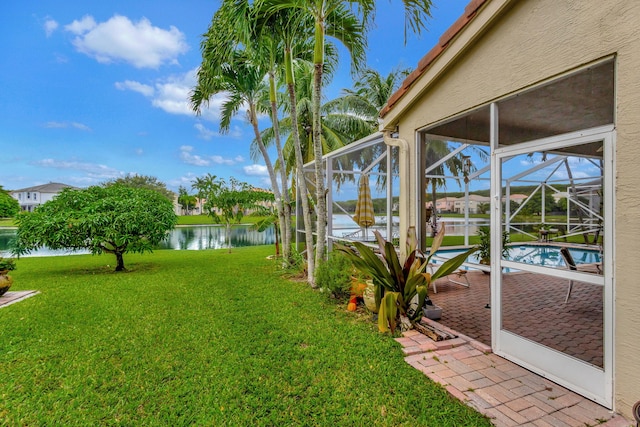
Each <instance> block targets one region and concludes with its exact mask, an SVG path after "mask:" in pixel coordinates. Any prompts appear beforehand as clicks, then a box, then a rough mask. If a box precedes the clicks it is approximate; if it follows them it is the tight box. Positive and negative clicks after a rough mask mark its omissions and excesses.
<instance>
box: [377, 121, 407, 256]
mask: <svg viewBox="0 0 640 427" xmlns="http://www.w3.org/2000/svg"><path fill="white" fill-rule="evenodd" d="M382 135H383V139H384V143H385V144H387V145H388V146H390V147H398V150H399V151H400V156H399V163H400V171H399V172H400V195H399V206H398V211H399V214H400V230H399V236H400V259H405V258H406V256H407V253H406V252H407V230H408V227H409V212H410V211H411V206H410V205H409V202H410V198H409V194H410V190H411V186H410V179H409V176H408V174H407V173H408V171H409V168H408V166H409V143H408V142H407V141H406V140H404V139H400V138H392V137H391V131H389V130H385V131H383V134H382Z"/></svg>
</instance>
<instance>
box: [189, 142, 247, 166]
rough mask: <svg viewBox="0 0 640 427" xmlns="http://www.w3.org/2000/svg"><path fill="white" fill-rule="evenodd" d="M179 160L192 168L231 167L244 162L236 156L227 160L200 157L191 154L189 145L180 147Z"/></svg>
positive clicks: (224, 158)
mask: <svg viewBox="0 0 640 427" xmlns="http://www.w3.org/2000/svg"><path fill="white" fill-rule="evenodd" d="M180 159H181V160H182V161H183V162H185V163H187V164H190V165H194V166H211V165H212V164H217V165H227V166H233V165H235V164H236V163H239V162H241V161H244V158H243V157H242V156H237V157H236V158H235V159H229V158H226V157H223V156H218V155H213V156H200V155H198V154H194V153H193V147H192V146H190V145H183V146H181V147H180ZM239 159H240V160H239Z"/></svg>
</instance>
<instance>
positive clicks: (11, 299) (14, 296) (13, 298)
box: [0, 291, 40, 308]
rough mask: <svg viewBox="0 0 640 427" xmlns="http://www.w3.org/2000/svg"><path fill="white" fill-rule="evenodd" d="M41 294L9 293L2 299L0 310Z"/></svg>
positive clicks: (29, 292) (31, 292) (0, 298)
mask: <svg viewBox="0 0 640 427" xmlns="http://www.w3.org/2000/svg"><path fill="white" fill-rule="evenodd" d="M39 293H40V292H38V291H18V292H7V293H5V294H4V295H2V296H1V297H0V308H2V307H6V306H8V305H11V304H14V303H16V302H19V301H22V300H23V299H27V298H29V297H32V296H34V295H37V294H39Z"/></svg>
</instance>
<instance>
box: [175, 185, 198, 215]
mask: <svg viewBox="0 0 640 427" xmlns="http://www.w3.org/2000/svg"><path fill="white" fill-rule="evenodd" d="M178 204H179V205H180V207H181V208H182V211H183V212H185V213H186V214H187V215H189V213H190V212H191V211H192V210H193V209H194V208H195V207H196V196H194V195H191V194H189V193H188V192H187V189H186V188H184V187H183V186H180V188H178Z"/></svg>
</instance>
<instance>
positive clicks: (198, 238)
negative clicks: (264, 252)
mask: <svg viewBox="0 0 640 427" xmlns="http://www.w3.org/2000/svg"><path fill="white" fill-rule="evenodd" d="M15 236H16V230H15V229H0V256H10V250H11V247H12V241H13V239H14V238H15ZM275 239H276V237H275V230H274V228H273V227H270V228H268V229H267V230H265V231H263V232H258V231H256V230H252V229H251V226H248V225H239V226H234V227H232V228H231V246H232V247H234V248H238V247H242V246H257V245H273V244H274V243H275ZM226 247H227V242H226V228H225V227H223V226H219V225H195V226H186V227H177V228H175V229H173V230H172V231H171V232H170V233H169V236H168V237H167V238H166V239H165V240H164V241H163V242H162V243H161V244H160V245H159V246H158V248H157V249H176V250H194V251H197V250H201V249H221V248H226ZM83 253H85V254H86V253H88V252H87V251H77V252H70V251H66V250H56V251H53V250H51V249H48V248H43V249H39V250H37V251H33V252H32V253H30V254H29V255H25V256H55V255H70V254H83Z"/></svg>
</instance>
